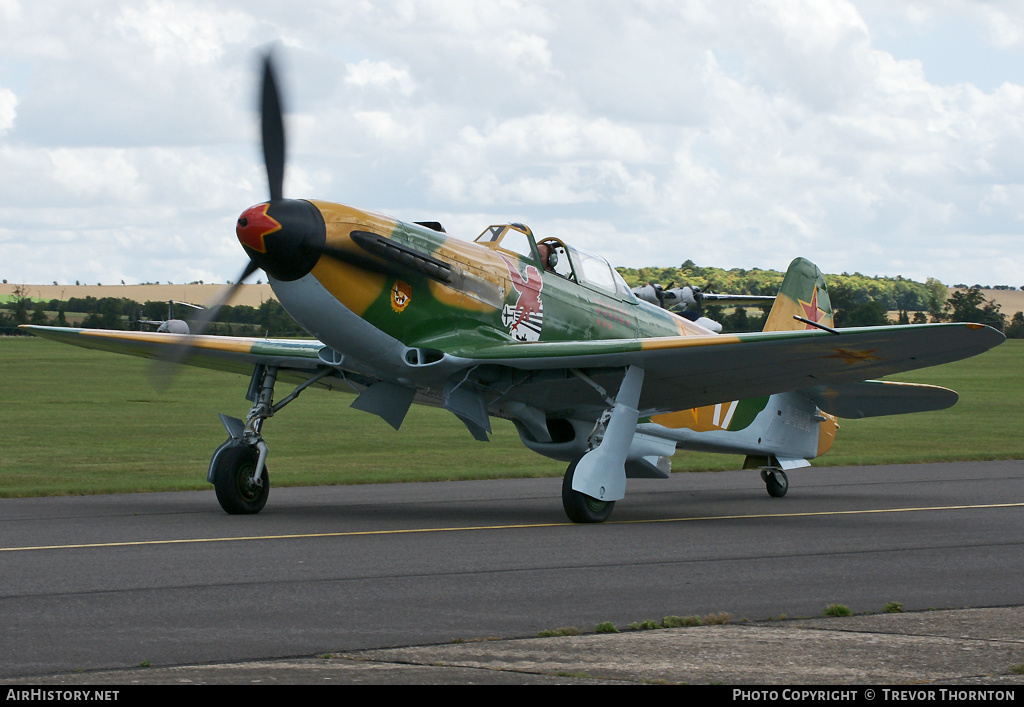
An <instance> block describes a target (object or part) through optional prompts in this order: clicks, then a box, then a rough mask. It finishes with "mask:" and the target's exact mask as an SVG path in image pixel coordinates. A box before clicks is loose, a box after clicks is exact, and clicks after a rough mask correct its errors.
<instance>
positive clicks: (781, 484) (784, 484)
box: [761, 469, 789, 498]
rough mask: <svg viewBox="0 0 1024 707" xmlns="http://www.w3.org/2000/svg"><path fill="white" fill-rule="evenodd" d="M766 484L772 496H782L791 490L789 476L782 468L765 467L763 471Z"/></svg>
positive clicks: (762, 474)
mask: <svg viewBox="0 0 1024 707" xmlns="http://www.w3.org/2000/svg"><path fill="white" fill-rule="evenodd" d="M761 478H762V479H764V486H765V488H766V489H767V490H768V495H769V496H771V497H772V498H782V497H783V496H785V495H786V491H789V477H788V476H786V472H784V471H783V470H782V469H764V470H762V471H761Z"/></svg>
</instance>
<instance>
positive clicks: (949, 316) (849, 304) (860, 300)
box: [618, 260, 1024, 338]
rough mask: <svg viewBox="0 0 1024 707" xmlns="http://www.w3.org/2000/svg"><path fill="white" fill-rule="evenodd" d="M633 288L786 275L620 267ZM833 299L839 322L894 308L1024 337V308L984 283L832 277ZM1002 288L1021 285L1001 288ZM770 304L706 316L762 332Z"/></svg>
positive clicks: (776, 280)
mask: <svg viewBox="0 0 1024 707" xmlns="http://www.w3.org/2000/svg"><path fill="white" fill-rule="evenodd" d="M618 270H619V273H620V274H621V275H622V276H623V278H624V279H625V280H626V282H627V283H628V284H629V285H630V287H635V286H637V285H646V284H648V283H658V284H660V285H662V286H663V287H665V288H666V289H667V288H670V287H682V286H687V285H688V286H690V287H699V288H701V290H703V291H705V292H717V293H721V294H732V295H774V294H776V293H777V292H778V291H779V287H780V286H781V285H782V280H783V278H784V277H785V273H782V272H779V271H778V270H761V269H759V268H755V269H753V270H744V269H741V268H733V269H732V270H723V269H722V268H715V267H701V266H699V265H696V264H695V263H694V262H693V261H692V260H687V261H686V262H685V263H683V264H682V265H681V266H679V267H678V268H636V269H634V268H618ZM825 282H826V284H827V285H828V294H829V300H830V301H831V303H832V313H833V319H834V321H835V325H836V326H841V327H857V326H883V325H886V324H892V323H893V322H892V320H890V318H889V312H897V319H896V323H897V324H925V323H928V322H980V323H983V324H988V325H989V326H992V327H994V328H996V329H999V330H1000V331H1003V332H1004V333H1005V334H1006V335H1007V336H1009V337H1011V338H1024V312H1017V313H1016V314H1014V315H1013V316H1012V317H1011V318H1010V319H1009V320H1008V319H1007V316H1006V314H1004V313H1003V312H1001V311H1000V305H999V304H997V303H996V302H993V301H990V300H988V299H986V298H985V295H984V293H983V292H982V291H981V289H982V288H981V286H980V285H974V286H973V287H970V288H967V287H966V286H961V285H957V287H963V288H964V289H963V290H957V291H954V292H953V293H952V294H950V293H949V290H948V289H947V287H946V286H945V285H944V284H942V282H940V281H939V280H936V279H935V278H928V279H927V280H926V281H925V282H917V281H914V280H909V279H907V278H904V277H899V276H897V277H869V276H867V275H862V274H861V273H853V274H850V273H845V272H844V273H842V274H840V275H826V276H825ZM998 289H1006V290H1010V289H1015V288H1013V287H1009V286H1005V285H1004V286H1001V287H999V288H998ZM769 309H771V307H770V306H765V307H758V308H750V307H737V308H735V309H727V308H723V307H711V306H706V307H704V314H705V316H707V317H710V318H711V319H714V320H715V321H718V322H721V324H722V329H723V331H725V332H733V333H739V332H747V331H761V329H762V328H763V327H764V321H765V319H766V318H767V316H768V311H769Z"/></svg>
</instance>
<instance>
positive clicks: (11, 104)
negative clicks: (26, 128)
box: [0, 88, 18, 134]
mask: <svg viewBox="0 0 1024 707" xmlns="http://www.w3.org/2000/svg"><path fill="white" fill-rule="evenodd" d="M17 108H18V97H17V96H16V95H14V91H11V90H10V89H6V88H0V134H3V133H4V132H6V131H7V130H10V129H11V127H12V126H13V125H14V118H15V116H16V115H17V114H18V111H17Z"/></svg>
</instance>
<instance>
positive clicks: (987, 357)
mask: <svg viewBox="0 0 1024 707" xmlns="http://www.w3.org/2000/svg"><path fill="white" fill-rule="evenodd" d="M148 366H149V364H148V362H147V361H144V360H142V359H137V358H133V357H130V356H120V355H116V354H107V353H102V352H98V351H88V350H85V349H79V348H76V347H72V346H65V345H61V344H58V343H54V342H49V341H44V340H42V339H35V338H28V337H8V338H0V390H2V391H3V393H2V396H0V399H2V402H3V405H2V406H0V447H2V449H3V453H2V455H0V496H3V497H10V496H33V495H61V494H89V493H122V492H135V491H157V490H175V489H179V490H180V489H200V488H203V489H205V488H212V487H210V486H209V485H208V484H207V483H206V469H207V466H208V464H209V459H210V455H211V454H212V452H213V450H214V449H216V447H217V446H218V445H219V444H220V443H221V442H222V441H223V440H224V439H225V437H226V433H225V432H224V429H223V428H222V427H221V425H220V422H219V421H218V419H217V413H218V412H223V413H227V414H230V415H233V416H236V417H243V418H244V417H245V414H246V412H247V411H248V409H249V406H250V405H249V403H248V402H247V401H246V400H245V399H244V394H245V390H246V388H247V385H248V378H244V377H242V376H235V375H230V374H224V373H217V372H213V371H205V370H201V369H192V368H183V369H182V370H181V375H179V376H178V377H177V378H176V379H175V381H174V384H173V385H172V386H171V387H170V388H169V389H168V390H166V391H164V392H156V391H155V390H154V388H153V386H152V385H151V383H150V380H149V378H148V372H149V368H148ZM898 378H899V380H905V381H914V382H924V383H933V384H937V385H944V386H947V387H950V388H953V389H954V390H957V391H958V392H959V393H960V395H961V399H960V402H959V403H958V404H957V405H956V406H955V407H953V408H952V409H950V410H945V411H941V412H935V413H923V414H919V415H905V416H897V417H887V418H875V419H871V420H846V421H841V425H842V429H841V430H840V432H839V436H838V439H837V441H836V444H835V446H834V447H833V449H832V451H831V452H830V453H829V454H828V455H826V456H825V457H823V458H822V459H820V460H816V461H815V462H814V464H815V465H816V466H817V465H856V464H881V463H893V462H923V461H938V460H967V459H1019V458H1024V436H1022V435H1021V423H1022V421H1024V415H1022V412H1024V409H1022V408H1024V402H1022V401H1024V341H1008V342H1006V343H1005V344H1003V345H1001V346H999V347H997V348H996V349H994V350H992V351H990V352H988V353H986V354H983V355H982V356H979V357H975V358H973V359H969V360H967V361H960V362H957V363H954V364H948V365H946V366H941V367H937V368H932V369H926V370H923V371H917V372H914V373H912V374H905V375H902V376H899V377H898ZM287 392H288V391H287V390H285V388H284V386H282V387H281V388H280V389H279V390H278V397H279V398H281V397H283V396H284V395H285V394H286V393H287ZM352 400H353V396H352V395H349V394H343V393H337V392H326V391H320V390H307V391H306V392H305V393H303V394H302V396H301V397H300V398H299V399H298V400H297V401H295V402H293V403H292V404H291V405H289V406H288V407H287V408H285V409H284V410H283V411H282V412H281V413H280V414H279V415H278V416H276V417H274V418H272V419H270V420H268V421H267V423H266V424H265V426H264V436H265V437H266V439H267V442H268V444H269V445H270V450H271V455H270V458H269V462H268V469H269V471H270V475H271V483H272V485H274V486H300V485H316V484H348V483H368V482H392V481H413V480H416V481H441V480H455V479H479V478H495V477H524V476H560V475H561V474H562V473H563V471H564V465H563V464H561V463H559V462H554V461H551V460H548V459H545V458H544V457H540V456H538V455H536V454H533V453H532V452H530V451H528V450H526V449H525V448H524V447H523V446H522V445H521V444H520V442H519V438H518V435H517V434H516V433H515V430H514V429H513V427H512V425H511V424H510V423H508V422H505V421H503V420H492V425H493V427H494V432H495V434H494V436H493V438H492V441H491V442H489V443H480V442H475V441H474V440H473V439H472V438H471V437H470V435H469V433H468V432H467V431H466V429H465V427H464V426H463V425H462V423H460V422H459V421H458V420H456V419H455V417H454V416H453V415H451V414H450V413H448V412H446V411H443V410H436V409H431V408H422V407H417V406H414V407H413V409H412V410H410V412H409V416H408V417H407V418H406V421H405V424H404V425H403V427H402V430H401V431H400V432H396V431H394V430H392V429H391V428H390V427H389V426H388V425H387V424H386V423H384V422H383V421H381V420H380V419H378V418H376V417H374V416H372V415H368V414H366V413H361V412H357V411H355V410H351V409H350V408H349V407H348V405H349V404H350V403H351V401H352ZM742 461H743V460H742V457H738V456H724V455H712V454H696V453H690V452H677V453H676V455H675V457H673V468H675V469H676V470H679V471H706V470H722V469H736V468H739V467H740V466H741V465H742Z"/></svg>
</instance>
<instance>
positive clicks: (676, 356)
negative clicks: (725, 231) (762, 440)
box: [448, 324, 1005, 414]
mask: <svg viewBox="0 0 1024 707" xmlns="http://www.w3.org/2000/svg"><path fill="white" fill-rule="evenodd" d="M835 331H837V332H838V334H833V333H829V332H825V331H821V330H808V331H776V332H757V333H752V334H736V335H717V336H716V335H709V336H677V337H665V338H651V339H630V340H611V341H609V340H601V341H584V342H536V343H519V344H502V345H496V346H485V347H478V348H475V349H472V350H462V351H460V350H457V349H456V350H449V351H448V353H449V354H451V355H454V356H460V357H463V358H464V359H466V360H467V363H473V364H485V363H486V364H498V365H501V366H508V367H510V368H513V369H521V370H524V371H534V372H538V373H544V372H546V373H547V375H534V376H529V377H528V380H526V381H525V382H524V383H523V384H521V385H518V386H516V387H515V388H513V389H511V390H509V391H508V392H507V393H506V394H505V397H506V398H507V399H510V400H514V401H519V402H523V403H526V404H529V405H532V406H534V407H538V408H540V409H544V410H548V411H558V410H566V411H567V410H570V409H572V408H574V407H576V406H578V405H581V404H584V403H586V402H588V401H589V403H590V404H591V405H594V406H598V407H607V405H606V404H605V403H604V402H603V400H602V397H601V396H600V395H599V393H598V391H596V390H594V387H595V386H594V385H592V384H591V383H588V382H587V381H585V380H583V379H582V378H581V377H580V376H579V375H576V374H574V373H573V370H574V369H577V370H578V369H583V370H585V372H586V376H587V377H589V378H590V380H591V381H592V383H596V384H597V385H600V386H603V387H605V388H606V389H607V390H610V391H613V393H614V391H615V390H616V389H617V388H618V385H619V382H620V381H621V379H622V367H624V366H628V365H638V366H640V367H642V368H643V369H644V371H645V376H644V383H643V392H642V395H641V398H640V408H641V410H642V411H644V412H645V414H653V413H654V412H667V411H673V410H682V409H686V408H691V407H701V406H704V405H711V404H714V403H719V402H723V401H727V400H740V399H743V398H751V397H757V396H761V395H771V394H773V393H781V392H784V391H787V390H796V389H804V388H814V387H816V386H823V385H832V386H835V385H841V384H849V383H858V382H860V381H864V380H867V379H870V378H879V377H881V376H886V375H890V374H893V373H900V372H903V371H909V370H913V369H917V368H925V367H928V366H935V365H938V364H942V363H948V362H950V361H956V360H959V359H962V358H967V357H969V356H974V355H976V354H979V353H982V352H984V351H987V350H988V349H990V348H992V347H993V346H996V345H997V344H999V343H1001V342H1002V341H1004V340H1005V337H1004V336H1003V335H1002V334H1001V333H1000V332H998V331H996V330H995V329H992V328H991V327H987V326H984V325H979V324H921V325H910V326H886V327H865V328H856V329H838V330H835Z"/></svg>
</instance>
